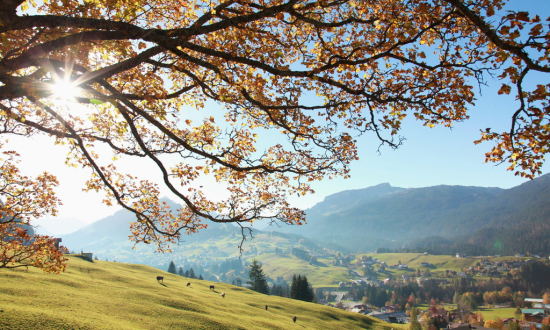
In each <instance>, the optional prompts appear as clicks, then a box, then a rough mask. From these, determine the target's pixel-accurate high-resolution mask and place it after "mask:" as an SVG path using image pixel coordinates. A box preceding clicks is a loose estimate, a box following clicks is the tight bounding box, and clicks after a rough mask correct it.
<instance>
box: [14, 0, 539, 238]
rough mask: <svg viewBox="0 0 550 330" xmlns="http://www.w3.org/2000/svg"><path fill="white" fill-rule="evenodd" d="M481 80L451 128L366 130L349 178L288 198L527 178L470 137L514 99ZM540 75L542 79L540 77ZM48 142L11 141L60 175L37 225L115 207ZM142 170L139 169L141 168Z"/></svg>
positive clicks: (297, 201) (84, 219) (527, 3)
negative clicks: (389, 133) (384, 140)
mask: <svg viewBox="0 0 550 330" xmlns="http://www.w3.org/2000/svg"><path fill="white" fill-rule="evenodd" d="M510 8H513V9H516V10H527V11H530V12H536V13H538V14H539V15H540V16H541V17H542V18H543V20H544V19H545V18H546V17H548V16H550V1H544V0H524V1H512V2H511V7H510ZM487 79H488V83H489V86H488V87H484V88H483V89H482V92H483V94H482V95H478V96H477V98H478V100H477V101H476V105H475V106H474V107H471V109H470V112H469V115H470V117H471V118H470V120H468V121H465V122H462V123H456V124H455V125H454V128H453V129H452V130H450V129H447V128H443V127H435V128H428V127H424V126H422V125H421V123H419V122H415V121H414V119H412V118H411V119H406V120H405V123H404V125H403V131H402V132H401V135H402V136H404V137H405V138H406V141H404V144H403V145H402V146H401V147H400V148H399V149H397V150H392V149H390V148H387V147H382V148H381V149H380V154H379V153H378V152H377V150H378V141H377V140H376V138H375V137H374V136H373V135H369V134H367V135H364V136H361V137H359V138H358V139H357V140H358V147H359V156H360V160H359V161H357V162H355V163H353V164H352V166H351V169H352V171H351V175H352V177H351V179H348V180H344V179H340V178H338V179H334V180H328V179H327V180H325V181H323V182H317V183H314V184H313V188H314V189H315V190H316V192H317V193H316V194H315V195H312V196H306V197H300V198H291V201H292V203H293V204H294V205H295V206H297V207H300V208H304V209H305V208H309V207H311V206H313V205H314V204H315V203H317V202H320V201H322V200H323V199H324V197H326V196H327V195H330V194H333V193H337V192H339V191H342V190H349V189H360V188H365V187H369V186H373V185H377V184H380V183H385V182H388V183H390V184H391V185H392V186H397V187H405V188H409V187H426V186H434V185H466V186H484V187H501V188H510V187H514V186H517V185H519V184H521V183H523V182H525V181H527V180H526V179H523V178H520V177H516V176H514V174H513V173H512V172H510V171H507V170H506V168H507V164H502V165H500V166H495V165H494V164H484V159H485V157H484V153H485V152H486V151H489V150H490V149H491V147H492V145H491V144H490V143H483V144H481V145H474V143H473V141H474V140H476V139H478V138H479V137H480V133H479V130H480V129H485V128H487V127H491V128H493V129H495V130H496V131H503V130H507V129H509V127H510V118H511V115H512V113H513V112H514V110H515V106H516V104H515V103H514V102H513V97H502V96H498V95H497V90H498V88H499V87H500V86H499V85H500V84H499V83H498V82H497V81H493V80H490V78H487ZM535 79H536V77H535ZM541 79H544V77H542V78H541ZM541 81H544V80H541ZM544 82H545V83H548V82H547V79H546V81H544ZM49 144H51V142H48V143H45V144H42V142H41V141H23V140H21V139H16V140H14V142H12V143H11V144H10V145H12V146H15V148H16V150H18V151H19V152H20V153H21V154H22V155H23V162H22V164H21V168H22V170H24V173H25V174H37V173H38V172H39V171H40V172H41V171H44V170H47V171H49V172H52V173H54V174H56V175H57V176H58V177H59V180H60V182H61V187H60V189H59V196H60V197H61V198H62V199H63V203H64V206H62V207H61V208H60V215H59V218H60V220H59V221H56V223H53V221H55V220H50V219H47V220H45V221H40V222H39V223H40V224H42V225H43V227H44V228H48V229H50V230H55V231H57V232H61V231H63V232H70V231H72V230H74V229H77V228H78V227H80V226H82V225H83V224H85V223H89V222H91V221H95V220H99V219H101V218H103V217H105V216H108V215H110V214H113V213H114V212H116V211H117V210H118V209H119V208H118V207H111V208H107V207H105V206H104V205H103V204H101V199H102V197H101V196H99V195H97V194H94V193H88V194H83V193H82V192H81V190H82V187H83V184H84V181H85V179H86V178H85V176H84V175H82V174H83V173H82V169H72V168H67V167H61V166H59V165H60V164H62V163H63V155H64V152H63V151H62V150H57V149H52V148H50V147H49ZM548 168H549V167H548V165H545V167H544V168H543V173H547V172H548ZM146 171H147V169H146V168H144V172H146ZM207 189H208V190H209V192H210V193H212V194H215V193H216V192H215V191H216V189H217V187H216V186H215V185H211V186H207Z"/></svg>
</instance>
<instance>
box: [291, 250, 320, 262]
mask: <svg viewBox="0 0 550 330" xmlns="http://www.w3.org/2000/svg"><path fill="white" fill-rule="evenodd" d="M290 253H292V255H294V256H296V257H298V258H300V259H302V260H304V261H307V262H309V264H310V265H316V264H317V258H316V257H315V256H312V255H311V254H310V253H309V252H307V251H305V250H302V249H299V248H297V247H293V248H292V250H291V251H290Z"/></svg>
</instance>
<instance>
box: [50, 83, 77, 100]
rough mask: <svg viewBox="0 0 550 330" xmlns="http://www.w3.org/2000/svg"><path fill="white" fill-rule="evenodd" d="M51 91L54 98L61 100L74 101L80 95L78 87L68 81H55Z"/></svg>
mask: <svg viewBox="0 0 550 330" xmlns="http://www.w3.org/2000/svg"><path fill="white" fill-rule="evenodd" d="M51 89H52V94H53V97H54V98H56V99H60V100H74V99H75V98H76V97H77V96H78V95H79V93H80V89H79V88H78V87H77V85H76V84H75V83H74V82H73V81H70V80H68V79H58V80H55V82H54V84H53V85H52V87H51Z"/></svg>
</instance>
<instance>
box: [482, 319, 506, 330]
mask: <svg viewBox="0 0 550 330" xmlns="http://www.w3.org/2000/svg"><path fill="white" fill-rule="evenodd" d="M484 327H486V328H491V329H497V330H503V329H504V322H503V321H502V320H501V319H500V318H499V317H498V316H497V317H496V319H494V320H487V321H485V325H484Z"/></svg>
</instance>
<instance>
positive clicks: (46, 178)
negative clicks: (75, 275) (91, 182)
mask: <svg viewBox="0 0 550 330" xmlns="http://www.w3.org/2000/svg"><path fill="white" fill-rule="evenodd" d="M4 155H5V156H7V158H6V159H4V160H2V159H0V162H1V164H0V196H1V197H2V198H3V200H4V201H3V203H1V204H0V214H1V215H2V218H1V219H0V268H18V267H29V266H32V267H37V268H41V269H42V270H43V271H44V272H48V273H59V272H61V271H64V270H65V267H66V261H67V259H66V258H64V257H63V252H66V251H65V250H64V248H63V247H59V248H58V247H56V245H55V244H56V241H55V240H54V239H53V238H52V237H48V236H42V235H34V236H31V234H30V233H29V232H28V230H30V225H29V224H30V220H31V219H32V218H38V217H40V216H42V215H46V214H51V215H55V214H56V213H57V209H56V207H57V205H58V203H59V201H58V199H57V198H56V197H55V194H54V192H53V187H55V186H56V185H57V180H56V179H55V177H53V176H51V175H49V174H48V173H44V174H42V175H40V176H38V177H37V178H36V179H32V178H29V177H25V176H21V175H20V173H19V169H18V168H17V167H16V166H15V165H14V164H13V162H14V160H15V157H17V154H16V153H15V152H6V153H4Z"/></svg>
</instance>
